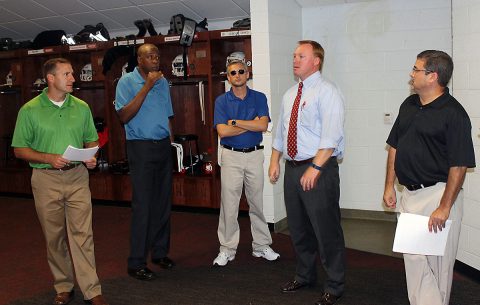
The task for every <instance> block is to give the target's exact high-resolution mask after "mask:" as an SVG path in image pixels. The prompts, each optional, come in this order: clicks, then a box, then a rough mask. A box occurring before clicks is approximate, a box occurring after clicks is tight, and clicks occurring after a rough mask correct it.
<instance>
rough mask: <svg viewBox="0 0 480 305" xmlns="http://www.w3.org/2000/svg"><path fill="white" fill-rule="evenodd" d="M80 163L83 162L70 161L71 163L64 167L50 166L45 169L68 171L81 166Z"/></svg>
mask: <svg viewBox="0 0 480 305" xmlns="http://www.w3.org/2000/svg"><path fill="white" fill-rule="evenodd" d="M80 164H81V163H70V164H69V165H65V166H64V167H62V168H53V167H49V168H45V169H48V170H55V171H68V170H71V169H74V168H75V167H77V166H79V165H80Z"/></svg>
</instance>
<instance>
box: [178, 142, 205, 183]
mask: <svg viewBox="0 0 480 305" xmlns="http://www.w3.org/2000/svg"><path fill="white" fill-rule="evenodd" d="M174 141H175V142H176V143H179V144H182V143H185V142H188V155H187V156H185V157H184V160H183V167H184V169H185V173H186V174H187V175H192V176H196V175H200V174H202V156H201V155H200V153H199V151H200V149H199V148H198V136H197V135H195V134H182V135H175V136H174ZM192 141H193V142H195V143H194V144H195V154H193V151H192Z"/></svg>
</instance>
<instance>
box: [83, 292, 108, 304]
mask: <svg viewBox="0 0 480 305" xmlns="http://www.w3.org/2000/svg"><path fill="white" fill-rule="evenodd" d="M85 303H87V304H92V305H108V303H107V301H105V298H104V297H103V295H101V294H99V295H97V296H96V297H94V298H93V299H90V300H85Z"/></svg>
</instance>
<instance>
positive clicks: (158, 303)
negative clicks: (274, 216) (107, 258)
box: [9, 259, 480, 305]
mask: <svg viewBox="0 0 480 305" xmlns="http://www.w3.org/2000/svg"><path fill="white" fill-rule="evenodd" d="M294 270H295V262H294V261H293V260H282V259H280V261H278V262H267V261H264V260H255V261H254V262H249V263H247V264H245V263H240V262H236V261H233V262H231V263H229V264H228V265H227V266H226V267H223V268H220V267H215V268H214V267H211V266H200V267H189V268H188V267H183V266H177V267H175V268H174V269H173V270H166V271H161V272H160V273H159V276H160V277H159V278H158V279H157V280H156V281H153V282H142V281H138V280H135V279H132V278H130V277H128V276H125V277H121V278H116V279H111V280H105V281H103V282H102V287H103V293H104V295H105V296H106V298H107V300H108V301H109V303H110V305H243V304H245V305H256V304H259V305H260V304H262V305H277V304H291V305H295V304H302V305H304V304H313V303H314V302H315V301H316V300H317V299H318V296H319V295H320V292H321V288H320V286H321V282H322V279H323V278H324V274H323V272H322V271H320V270H319V281H318V282H319V286H317V287H314V288H305V289H302V290H299V291H297V292H295V293H290V294H285V293H281V292H280V290H279V286H280V285H281V284H282V283H284V282H286V281H288V280H290V279H291V278H292V276H293V274H294ZM346 287H347V289H346V293H345V295H344V296H343V298H342V299H341V301H340V302H339V303H338V304H342V305H383V304H389V305H397V304H398V305H400V304H401V305H405V304H408V299H407V292H406V288H405V279H404V273H403V272H400V271H393V270H384V269H364V268H349V269H348V274H347V285H346ZM479 287H480V285H479V284H478V283H475V282H471V281H469V280H463V279H462V280H456V281H455V282H454V286H453V292H452V298H451V302H450V304H451V305H470V304H471V305H478V304H480V293H479ZM52 299H53V292H52V291H50V292H48V293H43V294H41V295H38V296H36V297H34V298H31V299H26V300H18V301H15V302H13V303H10V304H9V305H43V304H45V305H47V304H51V301H52ZM70 304H72V305H79V304H84V303H83V301H82V296H81V293H80V291H78V290H76V297H75V300H74V301H73V302H72V303H70Z"/></svg>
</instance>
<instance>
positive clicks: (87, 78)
mask: <svg viewBox="0 0 480 305" xmlns="http://www.w3.org/2000/svg"><path fill="white" fill-rule="evenodd" d="M80 80H81V81H82V82H91V81H92V80H93V72H92V64H86V65H85V66H83V68H82V71H81V72H80Z"/></svg>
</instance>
